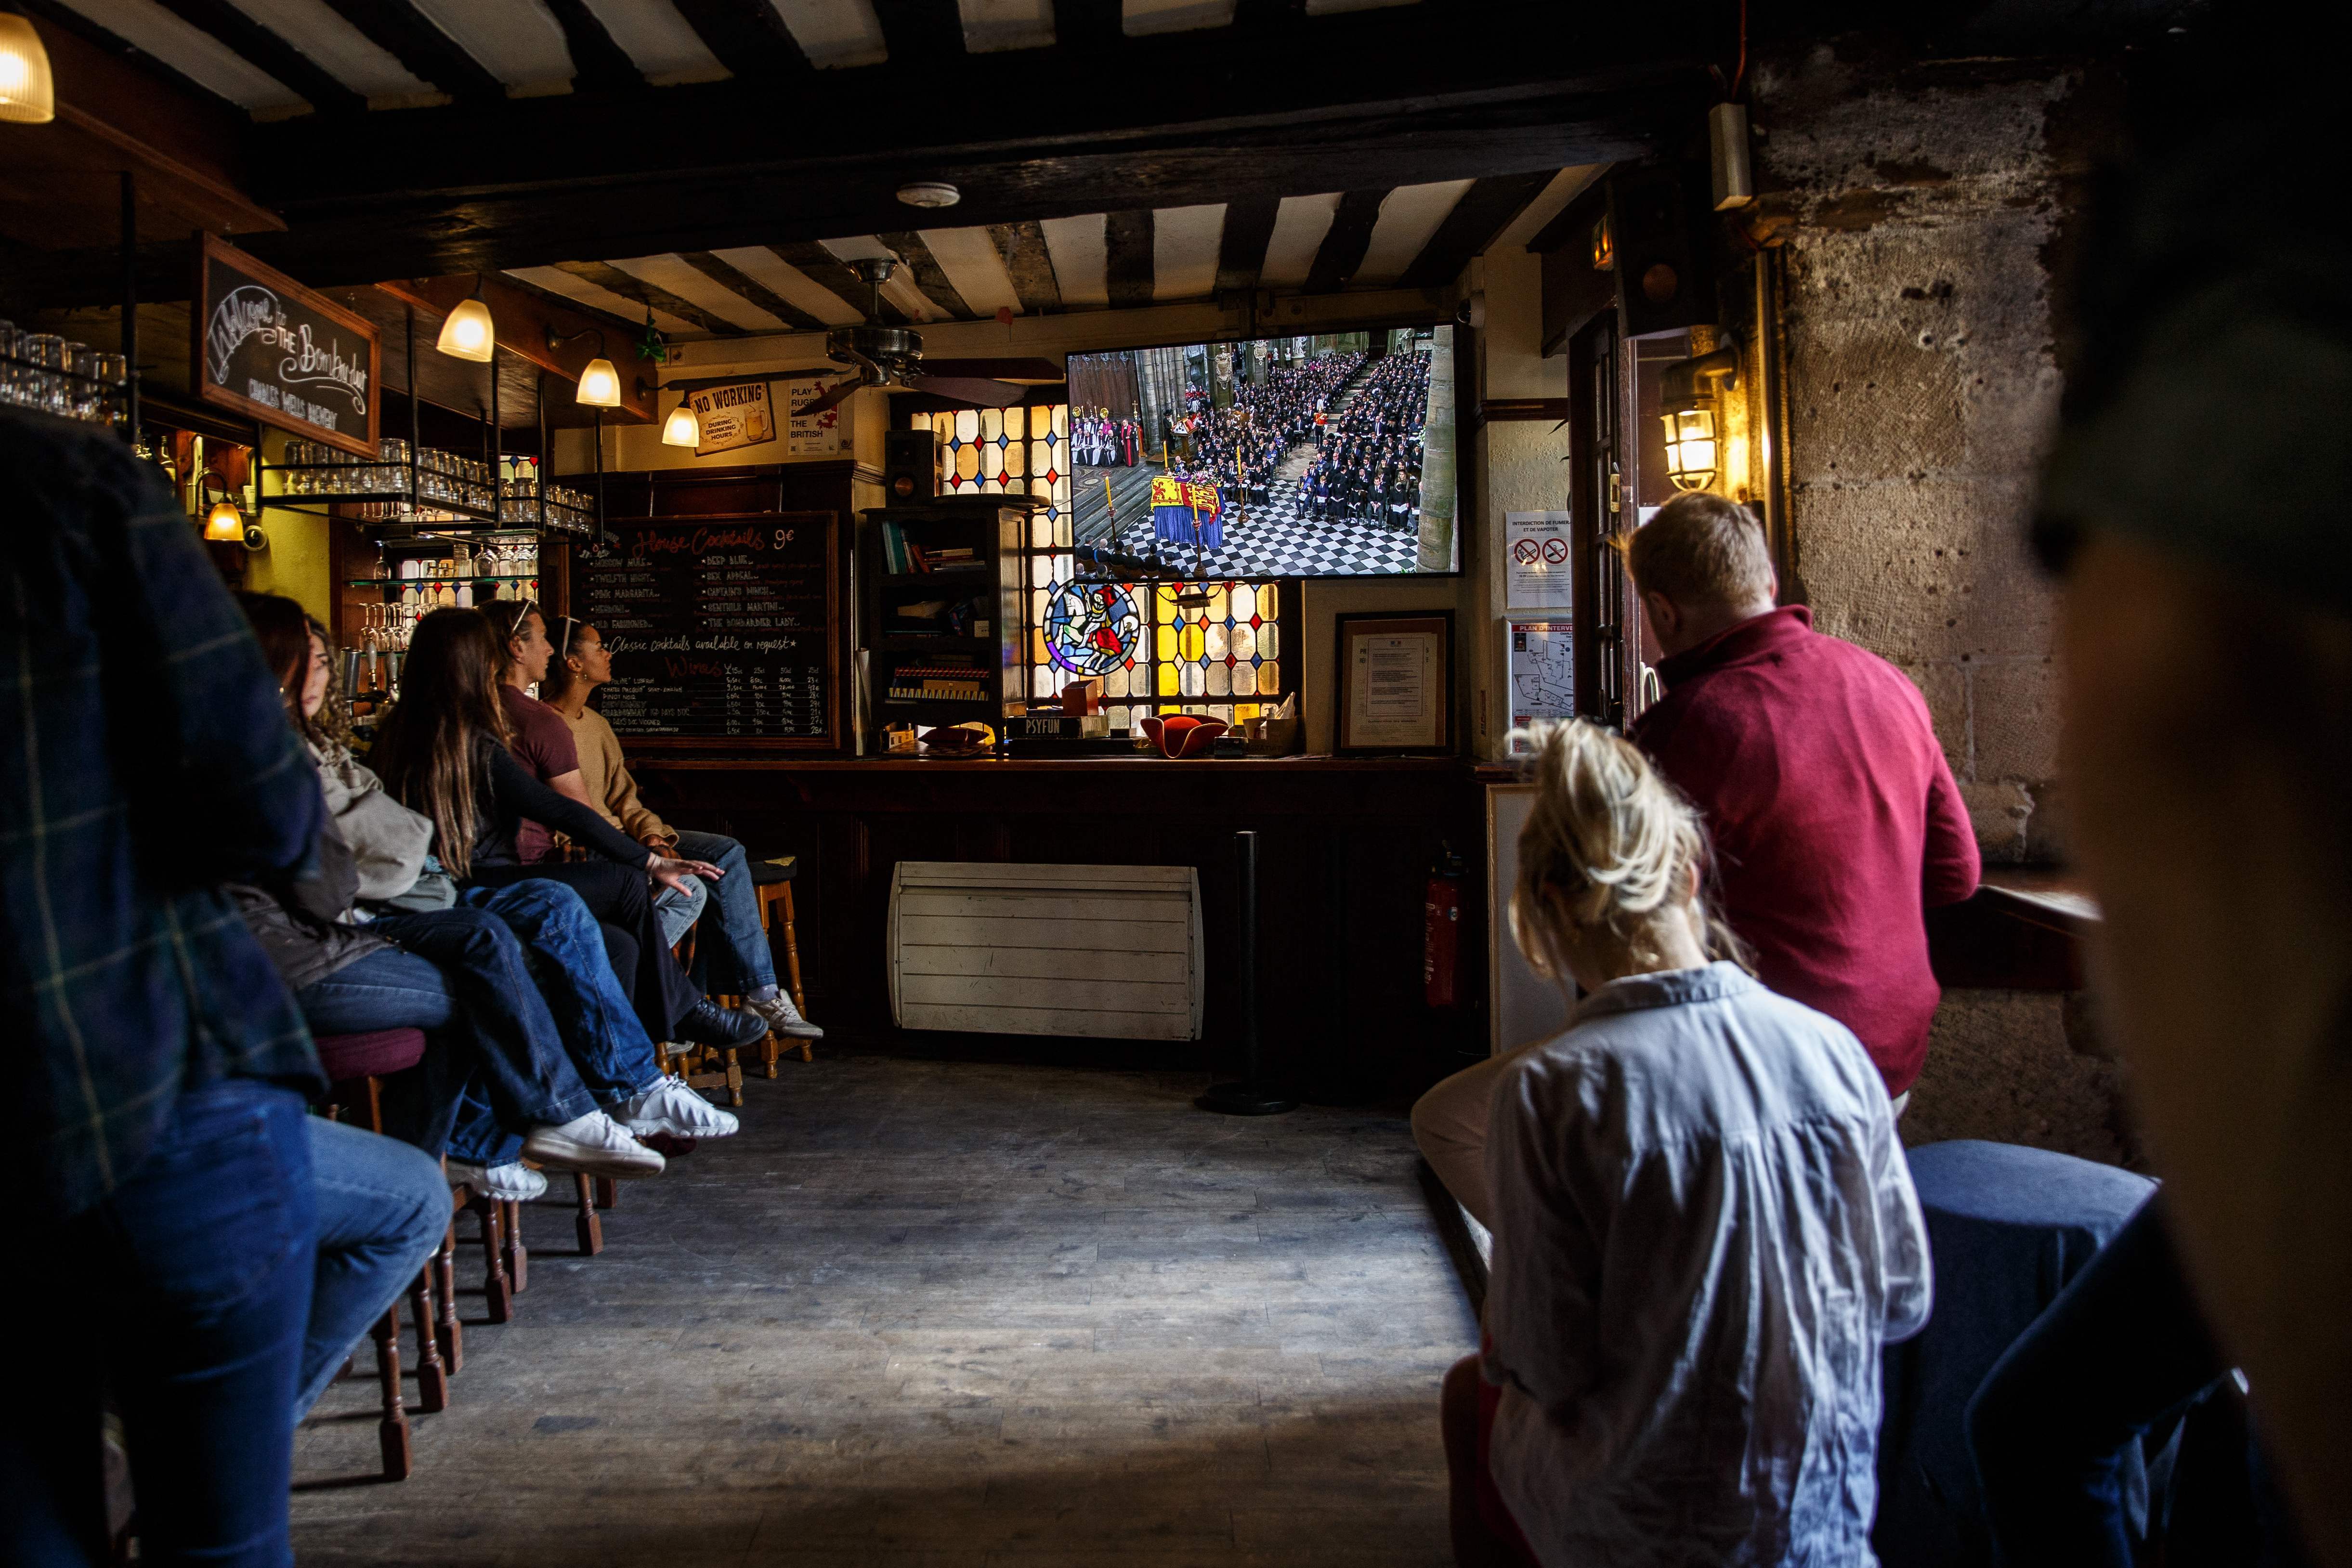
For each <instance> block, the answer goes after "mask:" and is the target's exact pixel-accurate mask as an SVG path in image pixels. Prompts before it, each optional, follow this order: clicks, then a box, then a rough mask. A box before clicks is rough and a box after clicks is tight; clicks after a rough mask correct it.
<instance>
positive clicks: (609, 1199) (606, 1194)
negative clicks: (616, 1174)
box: [596, 1176, 621, 1209]
mask: <svg viewBox="0 0 2352 1568" xmlns="http://www.w3.org/2000/svg"><path fill="white" fill-rule="evenodd" d="M620 1201H621V1184H619V1183H618V1182H615V1181H614V1180H613V1178H612V1177H610V1176H599V1177H597V1178H596V1206H597V1207H598V1208H600V1209H608V1208H612V1207H614V1206H615V1205H618V1204H619V1203H620Z"/></svg>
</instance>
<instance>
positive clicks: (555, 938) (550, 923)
mask: <svg viewBox="0 0 2352 1568" xmlns="http://www.w3.org/2000/svg"><path fill="white" fill-rule="evenodd" d="M459 897H460V899H461V900H463V901H464V904H465V905H466V906H468V907H470V908H473V909H477V910H488V911H490V912H491V913H494V914H495V915H497V917H498V918H499V920H501V921H505V922H506V924H507V925H508V927H509V929H511V930H512V931H513V932H514V934H515V936H516V938H517V939H518V940H520V942H521V943H522V945H523V948H524V950H525V951H526V952H528V953H529V954H530V973H531V978H532V980H533V981H534V982H535V983H536V984H537V985H538V988H539V993H540V994H541V997H542V998H544V1000H545V1002H546V1004H547V1007H548V1011H549V1012H550V1014H551V1015H552V1016H553V1017H554V1020H555V1026H556V1033H557V1035H558V1037H560V1038H561V1039H562V1042H563V1047H564V1049H565V1051H566V1053H567V1054H568V1055H569V1056H570V1057H571V1058H572V1067H573V1068H574V1070H575V1071H577V1072H578V1074H579V1075H580V1080H581V1082H582V1083H583V1084H584V1085H585V1086H586V1088H587V1090H588V1093H589V1095H590V1097H591V1100H592V1101H593V1104H592V1105H590V1106H586V1107H583V1108H582V1110H580V1111H578V1112H575V1113H574V1114H578V1115H584V1114H586V1112H587V1111H588V1110H592V1109H593V1108H594V1106H596V1105H603V1106H608V1107H609V1106H614V1105H618V1104H619V1103H620V1102H621V1101H623V1100H627V1099H630V1098H632V1097H633V1096H635V1095H639V1094H643V1093H644V1092H645V1091H646V1089H651V1088H653V1087H654V1086H655V1085H656V1084H657V1083H659V1082H660V1081H661V1079H662V1070H661V1064H660V1063H659V1062H658V1061H657V1060H656V1059H655V1057H654V1043H653V1039H652V1037H650V1036H648V1035H647V1034H646V1028H645V1025H644V1024H643V1023H641V1022H640V1021H639V1020H638V1017H637V1014H636V1011H635V1008H634V1007H632V1006H631V1005H630V1003H629V999H628V998H627V997H626V996H625V995H624V994H622V992H621V983H620V981H619V980H618V979H617V978H615V977H614V973H613V964H612V961H611V959H610V958H609V957H608V956H607V955H606V953H605V951H604V931H603V929H602V928H601V927H599V926H598V925H597V923H596V921H595V917H593V915H591V914H590V913H589V912H588V906H587V905H586V904H585V903H583V902H582V901H581V899H580V895H579V894H578V893H576V892H574V891H572V889H570V888H568V887H566V886H565V885H564V884H563V883H562V882H556V881H551V880H549V879H544V878H539V877H532V878H529V879H525V880H521V881H515V882H509V883H507V884H506V885H505V886H503V887H495V888H493V887H479V886H477V887H472V888H468V889H466V890H465V891H464V892H463V893H462V894H460V895H459ZM491 1110H492V1108H491V1107H490V1106H489V1105H488V1104H487V1103H485V1102H484V1101H483V1100H482V1099H481V1098H480V1097H479V1096H478V1095H475V1094H473V1093H471V1092H468V1093H467V1096H466V1100H465V1103H464V1105H463V1106H462V1107H461V1108H460V1109H459V1110H458V1113H457V1130H456V1131H455V1133H454V1134H453V1135H452V1137H451V1139H450V1143H449V1152H450V1153H451V1154H452V1155H453V1156H455V1157H456V1158H457V1159H460V1160H466V1161H469V1162H471V1163H475V1164H478V1165H486V1166H497V1165H509V1164H512V1163H514V1162H515V1161H516V1160H517V1159H518V1158H520V1152H521V1143H520V1140H518V1139H516V1138H515V1137H513V1136H512V1135H511V1134H510V1133H507V1132H503V1131H500V1129H499V1125H498V1121H497V1119H496V1118H495V1116H493V1115H492V1114H491ZM566 1120H569V1118H566Z"/></svg>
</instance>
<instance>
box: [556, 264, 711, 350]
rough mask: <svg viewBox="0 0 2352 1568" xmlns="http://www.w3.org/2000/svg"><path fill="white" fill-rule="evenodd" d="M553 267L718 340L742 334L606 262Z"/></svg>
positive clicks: (704, 311)
mask: <svg viewBox="0 0 2352 1568" xmlns="http://www.w3.org/2000/svg"><path fill="white" fill-rule="evenodd" d="M555 265H556V266H557V267H559V268H562V270H564V271H566V272H569V273H571V274H572V276H573V277H574V278H577V279H581V280H582V281H583V282H585V283H593V284H594V285H596V287H597V288H599V289H604V291H605V292H607V293H611V294H618V295H619V296H620V297H621V298H622V299H624V300H635V301H636V302H637V303H638V304H640V305H643V306H645V307H646V309H647V310H659V311H662V312H663V313H664V314H666V315H671V316H676V317H677V319H678V320H679V321H692V322H693V323H694V324H695V325H696V326H698V327H700V328H701V329H702V330H703V331H706V332H715V333H717V334H718V335H719V336H720V337H722V338H740V337H741V336H742V335H743V329H742V328H740V327H739V326H737V325H736V324H735V323H734V322H732V321H729V320H728V319H727V318H726V317H724V316H721V315H719V314H718V313H717V312H715V311H711V310H704V309H703V308H702V307H701V306H699V305H698V304H696V303H695V302H694V301H693V300H682V299H680V298H678V296H677V295H675V294H673V293H671V292H670V291H669V290H668V289H664V288H662V287H660V286H659V285H657V284H653V283H648V282H646V280H645V279H642V278H640V277H638V276H637V275H636V274H635V273H634V272H624V271H622V270H621V269H620V268H617V267H614V266H613V265H612V264H611V263H610V262H604V261H559V262H557V263H556V264H555ZM637 330H640V331H642V330H643V329H642V328H639V329H637Z"/></svg>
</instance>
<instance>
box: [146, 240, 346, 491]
mask: <svg viewBox="0 0 2352 1568" xmlns="http://www.w3.org/2000/svg"><path fill="white" fill-rule="evenodd" d="M195 300H196V310H195V320H194V323H193V325H194V328H195V343H194V359H193V360H192V361H191V362H190V363H193V364H194V367H195V369H194V375H195V381H196V391H197V393H198V394H199V395H202V396H203V397H204V399H205V401H206V402H207V403H217V404H219V405H223V406H224V407H228V408H234V409H236V411H237V412H238V413H239V414H242V415H244V416H246V417H247V418H248V419H257V420H259V421H260V422H261V423H263V424H264V425H274V426H277V427H278V429H280V430H290V431H292V432H293V433H294V434H295V435H297V436H302V437H308V438H309V439H310V440H313V441H324V442H325V443H327V445H329V446H331V447H341V449H342V450H344V451H346V452H352V453H355V454H357V455H358V456H360V457H362V458H373V457H374V456H376V408H377V404H376V373H377V371H378V369H379V368H380V366H379V360H380V358H381V355H380V353H379V350H378V345H377V342H376V330H375V324H374V323H373V322H372V321H369V320H368V319H367V318H366V317H364V316H359V315H354V314H353V313H352V312H351V311H349V310H344V309H343V308H342V307H341V305H338V304H336V303H335V302H334V301H333V300H330V299H328V298H327V297H326V296H325V295H323V294H320V293H318V292H316V291H315V290H312V289H305V288H304V287H302V285H300V284H299V283H297V282H295V281H294V279H291V278H289V277H287V276H286V274H284V273H283V272H280V271H278V269H277V268H273V267H265V266H263V265H262V264H261V263H260V262H258V261H256V260H255V259H254V258H252V257H250V256H247V254H246V253H245V252H244V251H242V250H239V249H238V248H237V247H236V246H233V245H230V244H228V243H227V242H226V241H225V240H222V239H218V238H216V237H214V236H212V235H209V234H207V235H205V236H202V237H200V239H199V241H198V243H197V246H196V291H195Z"/></svg>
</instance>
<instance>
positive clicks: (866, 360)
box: [793, 256, 1063, 414]
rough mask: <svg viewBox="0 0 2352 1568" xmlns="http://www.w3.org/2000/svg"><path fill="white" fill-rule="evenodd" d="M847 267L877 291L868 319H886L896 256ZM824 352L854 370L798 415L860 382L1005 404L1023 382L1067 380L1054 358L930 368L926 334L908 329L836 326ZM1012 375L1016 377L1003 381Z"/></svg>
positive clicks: (1021, 393)
mask: <svg viewBox="0 0 2352 1568" xmlns="http://www.w3.org/2000/svg"><path fill="white" fill-rule="evenodd" d="M849 265H850V267H851V268H854V269H855V270H856V273H857V275H858V276H859V277H860V278H863V279H865V280H866V286H867V287H868V288H869V289H872V290H873V299H872V301H871V302H870V304H869V306H868V308H867V310H866V316H867V319H868V321H873V322H877V323H878V322H879V321H881V320H882V285H883V284H885V283H887V282H888V281H889V280H890V275H891V274H892V273H893V272H895V271H897V270H898V258H896V257H894V256H862V257H859V258H857V259H856V260H854V261H852V262H851V263H850V264H849ZM824 353H825V357H826V358H827V359H829V360H832V361H833V362H834V363H835V364H843V365H847V366H849V367H850V368H851V369H852V370H854V371H856V374H855V375H852V376H850V377H849V378H847V379H846V380H844V381H840V382H836V383H835V384H834V385H832V386H831V387H829V388H827V389H826V390H825V392H824V395H821V396H819V397H818V398H816V399H815V400H814V402H810V403H803V404H802V405H800V406H799V407H798V408H795V409H793V413H794V414H822V413H824V411H825V410H826V409H828V408H835V407H838V406H839V405H842V404H844V403H845V402H847V401H848V400H849V395H850V394H852V393H854V392H856V390H857V389H858V388H859V387H862V386H878V387H881V388H883V389H884V390H885V391H887V392H926V393H929V394H930V395H933V396H935V397H949V398H953V399H954V400H955V401H957V402H959V403H973V404H979V405H982V406H983V407H990V408H1003V407H1004V406H1006V405H1011V404H1014V403H1018V402H1020V401H1021V400H1022V399H1023V398H1024V397H1025V396H1027V395H1028V394H1029V386H1028V385H1024V384H1020V383H1022V382H1026V383H1029V384H1052V383H1054V382H1057V381H1060V380H1061V379H1062V378H1063V372H1062V371H1060V370H1059V369H1058V368H1056V367H1055V364H1054V363H1053V362H1052V361H1051V360H940V361H938V362H936V363H933V364H931V365H930V366H929V368H928V369H927V368H926V367H925V365H924V363H923V335H922V334H921V333H920V332H917V331H910V330H908V328H905V327H885V326H880V325H871V326H861V327H835V329H834V330H833V331H829V332H827V333H825V335H824ZM958 372H961V373H963V374H957V373H958ZM935 373H936V374H935ZM1008 375H1009V376H1012V377H1014V378H1017V379H1015V380H1003V379H999V378H1000V377H1003V376H1008Z"/></svg>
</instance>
